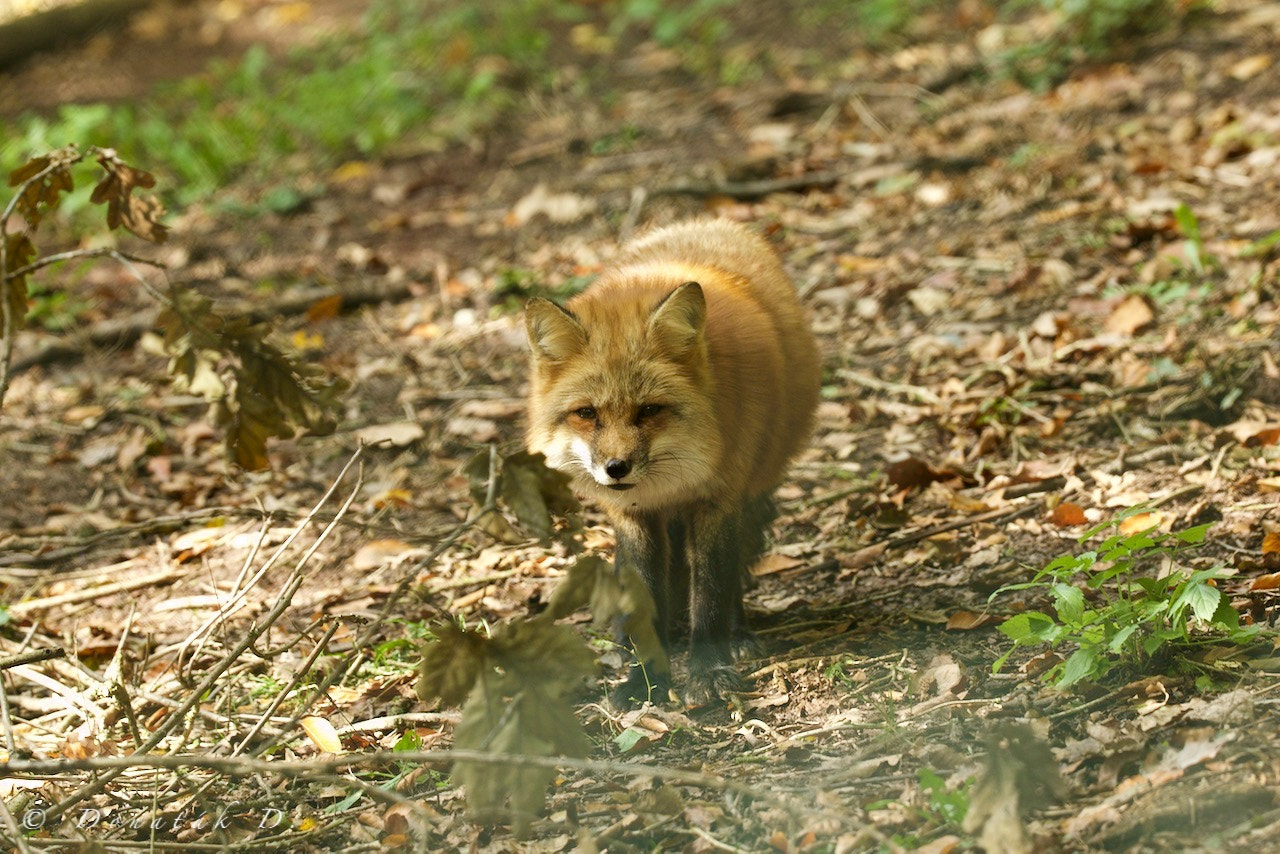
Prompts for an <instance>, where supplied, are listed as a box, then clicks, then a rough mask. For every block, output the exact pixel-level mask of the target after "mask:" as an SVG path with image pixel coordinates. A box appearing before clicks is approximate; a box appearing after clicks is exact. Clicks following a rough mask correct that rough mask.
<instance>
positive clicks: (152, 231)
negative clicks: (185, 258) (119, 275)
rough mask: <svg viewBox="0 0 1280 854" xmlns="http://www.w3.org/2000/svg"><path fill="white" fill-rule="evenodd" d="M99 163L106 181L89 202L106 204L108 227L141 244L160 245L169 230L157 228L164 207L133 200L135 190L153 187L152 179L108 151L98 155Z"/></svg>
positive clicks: (150, 201) (151, 199)
mask: <svg viewBox="0 0 1280 854" xmlns="http://www.w3.org/2000/svg"><path fill="white" fill-rule="evenodd" d="M98 163H100V164H101V165H102V168H103V169H104V170H106V173H107V174H106V177H104V178H103V179H102V180H101V181H99V182H98V185H97V186H96V187H94V188H93V194H92V195H90V196H89V201H91V202H93V203H94V204H95V205H100V204H102V203H103V202H106V205H107V226H108V227H109V228H119V227H120V226H122V225H123V226H124V227H125V228H127V229H129V231H132V232H133V233H134V234H136V235H138V236H139V237H141V238H142V239H143V240H150V241H151V242H152V243H163V242H164V241H165V239H166V238H168V236H169V232H168V229H166V228H165V227H164V226H163V225H161V224H160V217H162V216H164V205H162V204H160V200H159V199H157V198H156V197H154V196H134V195H133V191H134V189H135V188H137V187H147V188H150V187H154V186H155V185H156V179H155V176H153V175H152V174H151V173H150V172H143V171H142V170H141V169H135V168H133V167H132V166H130V165H128V164H127V163H124V162H123V161H122V160H120V158H118V157H116V154H115V152H114V151H112V150H111V149H103V150H101V151H99V152H98Z"/></svg>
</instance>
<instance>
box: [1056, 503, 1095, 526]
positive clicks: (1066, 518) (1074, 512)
mask: <svg viewBox="0 0 1280 854" xmlns="http://www.w3.org/2000/svg"><path fill="white" fill-rule="evenodd" d="M1049 521H1050V522H1052V523H1053V524H1055V525H1057V526H1058V527H1059V528H1070V527H1072V526H1074V525H1083V524H1085V522H1087V521H1088V520H1087V519H1085V515H1084V508H1083V507H1081V506H1080V505H1079V504H1073V503H1071V502H1070V501H1064V502H1062V503H1061V504H1059V505H1058V506H1057V507H1055V508H1053V512H1052V513H1050V514H1049Z"/></svg>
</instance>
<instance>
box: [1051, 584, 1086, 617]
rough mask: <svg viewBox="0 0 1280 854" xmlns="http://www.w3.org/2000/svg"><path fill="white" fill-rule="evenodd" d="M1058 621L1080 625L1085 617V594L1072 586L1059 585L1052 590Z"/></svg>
mask: <svg viewBox="0 0 1280 854" xmlns="http://www.w3.org/2000/svg"><path fill="white" fill-rule="evenodd" d="M1050 592H1052V594H1053V599H1054V609H1055V610H1056V611H1057V612H1058V619H1059V620H1061V621H1062V622H1064V623H1070V624H1079V623H1080V621H1081V618H1082V617H1083V616H1084V592H1083V591H1082V590H1080V588H1079V587H1076V586H1074V585H1071V584H1064V583H1061V582H1059V583H1057V584H1055V585H1053V587H1052V588H1050Z"/></svg>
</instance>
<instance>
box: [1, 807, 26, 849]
mask: <svg viewBox="0 0 1280 854" xmlns="http://www.w3.org/2000/svg"><path fill="white" fill-rule="evenodd" d="M0 824H3V825H4V828H5V830H7V831H9V836H8V837H6V838H5V842H7V843H9V844H11V845H13V846H14V847H15V848H17V849H18V851H20V852H22V854H29V852H30V851H31V847H30V846H29V845H27V837H26V834H24V833H23V832H22V830H21V829H20V828H19V827H18V822H17V821H15V820H14V818H13V813H11V812H9V805H8V804H6V803H5V802H4V799H3V798H0Z"/></svg>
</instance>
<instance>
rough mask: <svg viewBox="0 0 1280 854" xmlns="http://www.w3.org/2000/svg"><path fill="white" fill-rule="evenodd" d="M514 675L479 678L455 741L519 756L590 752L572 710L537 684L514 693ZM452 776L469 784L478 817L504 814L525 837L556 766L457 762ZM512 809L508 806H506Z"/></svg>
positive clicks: (463, 745)
mask: <svg viewBox="0 0 1280 854" xmlns="http://www.w3.org/2000/svg"><path fill="white" fill-rule="evenodd" d="M509 683H510V674H507V675H502V674H497V673H488V674H485V676H484V678H483V679H481V680H480V681H479V682H477V684H476V686H475V688H474V689H473V690H472V692H471V696H470V697H469V698H468V700H467V704H466V706H464V707H463V709H462V720H461V721H460V722H459V723H458V725H457V726H456V727H455V728H454V744H455V745H456V746H457V747H459V748H463V749H469V750H483V751H488V752H491V753H498V754H510V755H516V756H574V757H581V756H586V755H587V754H588V753H589V752H590V750H591V741H590V740H589V739H588V738H587V737H586V735H585V734H584V733H583V731H582V725H581V724H580V723H578V719H577V718H576V717H575V716H574V713H573V708H572V706H570V705H569V704H567V703H565V702H564V701H563V700H561V699H559V698H555V697H548V696H547V695H545V694H543V693H542V692H540V691H538V690H537V689H536V688H525V689H523V690H516V691H514V692H513V691H512V686H511V685H510V684H509ZM453 773H454V777H455V778H456V779H457V781H458V782H459V783H461V784H462V785H463V786H465V787H466V790H467V804H468V806H469V808H470V809H471V811H472V812H473V813H475V814H476V815H477V817H479V818H482V819H485V818H493V817H498V816H500V815H502V814H503V813H504V812H505V813H506V814H507V815H508V816H509V818H510V820H511V822H512V829H513V831H514V832H515V834H516V835H517V836H525V835H527V833H528V831H529V825H530V823H531V822H532V820H533V818H534V817H536V816H537V815H538V814H539V813H540V812H541V811H542V808H543V804H544V802H545V799H546V790H547V787H548V786H549V785H551V783H552V782H553V781H554V780H555V778H556V770H555V769H554V768H543V767H537V766H532V765H521V764H519V763H518V762H516V763H511V762H507V763H502V764H489V763H481V762H465V761H460V762H456V763H454V769H453ZM508 803H509V808H508V809H507V810H504V809H503V807H504V805H506V804H508Z"/></svg>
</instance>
